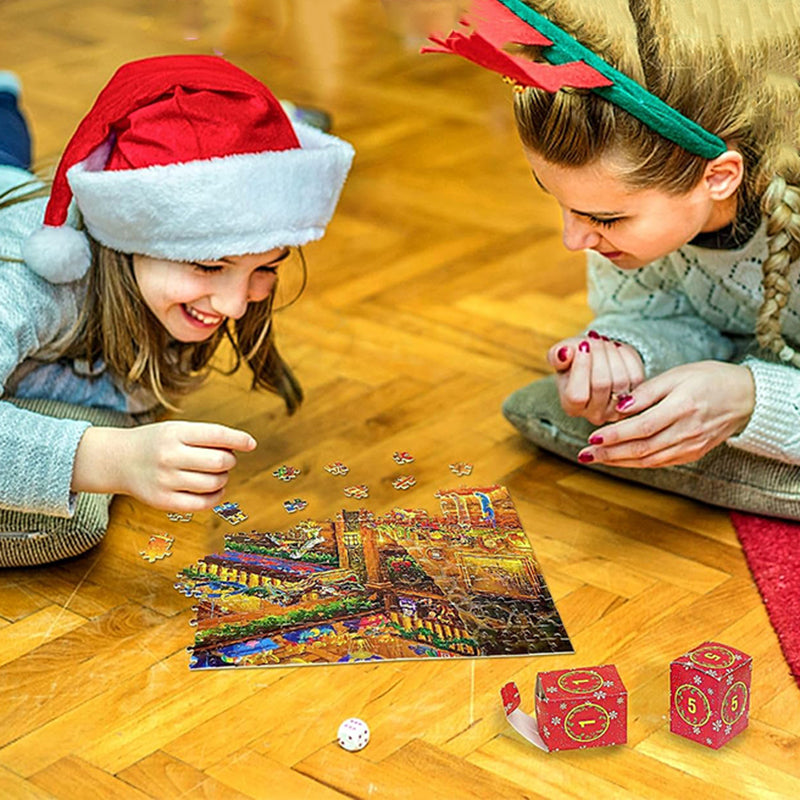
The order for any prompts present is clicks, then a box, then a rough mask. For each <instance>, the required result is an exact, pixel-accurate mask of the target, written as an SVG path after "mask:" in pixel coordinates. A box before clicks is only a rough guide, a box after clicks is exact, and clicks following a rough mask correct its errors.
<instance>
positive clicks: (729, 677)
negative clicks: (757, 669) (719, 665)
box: [725, 674, 733, 686]
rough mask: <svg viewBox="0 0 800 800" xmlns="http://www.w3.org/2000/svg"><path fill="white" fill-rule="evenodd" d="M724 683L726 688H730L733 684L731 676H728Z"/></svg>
mask: <svg viewBox="0 0 800 800" xmlns="http://www.w3.org/2000/svg"><path fill="white" fill-rule="evenodd" d="M725 683H727V684H728V686H730V685H731V684H732V683H733V674H731V675H728V677H727V678H726V679H725Z"/></svg>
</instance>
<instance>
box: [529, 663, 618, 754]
mask: <svg viewBox="0 0 800 800" xmlns="http://www.w3.org/2000/svg"><path fill="white" fill-rule="evenodd" d="M536 719H537V720H538V723H539V732H540V734H541V736H542V738H543V739H544V741H545V743H546V744H547V747H548V749H549V750H575V749H577V748H584V747H603V746H605V745H609V744H625V742H626V741H627V740H628V693H627V691H626V690H625V686H624V685H623V683H622V679H621V678H620V677H619V673H618V672H617V668H616V667H615V666H613V665H612V664H608V665H606V666H602V667H587V668H583V669H562V670H555V671H553V672H540V673H539V674H538V675H537V677H536Z"/></svg>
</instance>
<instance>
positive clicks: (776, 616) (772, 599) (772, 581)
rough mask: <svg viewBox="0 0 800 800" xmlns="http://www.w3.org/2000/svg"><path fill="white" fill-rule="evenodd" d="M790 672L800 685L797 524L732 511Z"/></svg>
mask: <svg viewBox="0 0 800 800" xmlns="http://www.w3.org/2000/svg"><path fill="white" fill-rule="evenodd" d="M731 520H732V521H733V526H734V528H736V533H738V534H739V541H740V542H741V543H742V547H743V548H744V553H745V556H746V557H747V563H748V565H749V566H750V571H751V572H752V573H753V577H754V578H755V581H756V585H757V586H758V590H759V591H760V592H761V598H762V599H763V601H764V605H765V606H766V607H767V613H768V614H769V618H770V621H771V622H772V627H773V628H775V632H776V633H777V634H778V639H780V643H781V648H782V649H783V654H784V655H785V656H786V661H787V662H788V664H789V669H790V671H791V673H792V675H793V677H794V679H795V681H797V685H798V686H800V523H798V522H788V521H787V520H781V519H771V518H769V517H754V516H752V515H751V514H740V513H739V512H737V511H732V512H731Z"/></svg>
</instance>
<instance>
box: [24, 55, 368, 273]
mask: <svg viewBox="0 0 800 800" xmlns="http://www.w3.org/2000/svg"><path fill="white" fill-rule="evenodd" d="M353 154H354V151H353V148H352V147H351V146H350V145H349V144H348V143H347V142H343V141H342V140H341V139H338V138H336V137H335V136H331V135H329V134H326V133H322V132H321V131H318V130H316V129H315V128H311V127H309V126H307V125H303V124H301V123H295V125H294V126H293V125H292V123H291V122H290V121H289V119H288V117H287V116H286V114H285V112H284V111H283V109H282V108H281V105H280V103H279V102H278V101H277V100H276V99H275V97H274V96H273V95H272V93H271V92H270V91H269V89H267V87H266V86H264V84H262V83H261V82H260V81H258V80H256V79H255V78H253V77H252V76H251V75H248V74H247V73H246V72H244V71H242V70H240V69H239V68H238V67H235V66H233V64H231V63H229V62H227V61H225V60H224V59H222V58H219V57H217V56H192V55H184V56H160V57H157V58H147V59H143V60H141V61H133V62H131V63H129V64H125V65H124V66H122V67H120V69H118V70H117V72H116V73H115V74H114V76H113V77H112V78H111V80H110V81H109V82H108V84H107V86H106V87H105V88H104V89H103V90H102V92H100V94H99V95H98V97H97V100H96V101H95V104H94V106H92V108H91V110H90V111H89V113H88V114H87V115H86V117H84V119H83V120H82V121H81V123H80V124H79V125H78V128H77V130H76V131H75V134H74V135H73V137H72V139H71V140H70V141H69V143H68V144H67V147H66V149H65V151H64V154H63V156H62V158H61V161H60V162H59V165H58V168H57V170H56V173H55V178H54V182H53V188H52V192H51V194H50V200H49V202H48V204H47V209H46V211H45V216H44V227H43V228H42V229H41V230H39V231H37V232H36V233H34V234H33V235H32V236H31V237H30V238H29V239H28V240H27V241H26V242H25V245H24V247H23V256H24V258H25V261H26V262H27V264H28V266H29V267H30V268H31V269H32V270H33V271H34V272H36V273H38V274H39V275H41V276H42V277H44V278H46V279H47V280H49V281H51V282H54V283H63V282H67V281H72V280H77V279H78V278H80V277H81V276H82V275H84V274H85V272H86V270H87V269H88V268H89V265H90V263H91V255H90V251H89V244H88V240H87V238H86V236H85V235H84V234H83V233H81V232H80V231H77V230H75V229H74V228H72V227H71V226H70V225H69V224H68V223H67V215H68V211H69V207H70V203H71V201H72V200H73V199H74V201H75V203H76V205H77V207H78V209H79V211H80V212H81V215H82V216H83V221H84V223H85V226H86V229H87V230H88V232H89V233H90V234H91V235H92V236H93V237H94V238H95V239H97V241H99V242H101V243H102V244H104V245H107V246H108V247H112V248H114V249H115V250H120V251H122V252H125V253H141V254H143V255H149V256H152V257H154V258H164V259H169V260H175V261H206V260H213V259H217V258H221V257H223V256H230V255H243V254H245V253H260V252H266V251H267V250H271V249H273V248H275V247H282V246H286V245H300V244H305V243H306V242H309V241H313V240H314V239H319V238H320V237H321V236H322V235H323V234H324V232H325V227H326V225H327V224H328V222H329V220H330V218H331V216H332V215H333V211H334V208H335V207H336V202H337V200H338V198H339V194H340V192H341V189H342V186H343V185H344V181H345V178H346V177H347V173H348V171H349V169H350V164H351V162H352V159H353Z"/></svg>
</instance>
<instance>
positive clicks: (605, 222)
mask: <svg viewBox="0 0 800 800" xmlns="http://www.w3.org/2000/svg"><path fill="white" fill-rule="evenodd" d="M586 218H587V219H588V220H589V222H591V223H592V225H599V226H600V227H601V228H613V227H614V226H615V225H616V224H617V223H618V222H622V220H623V219H625V218H624V217H594V216H592V215H591V214H589V215H587V217H586Z"/></svg>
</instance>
